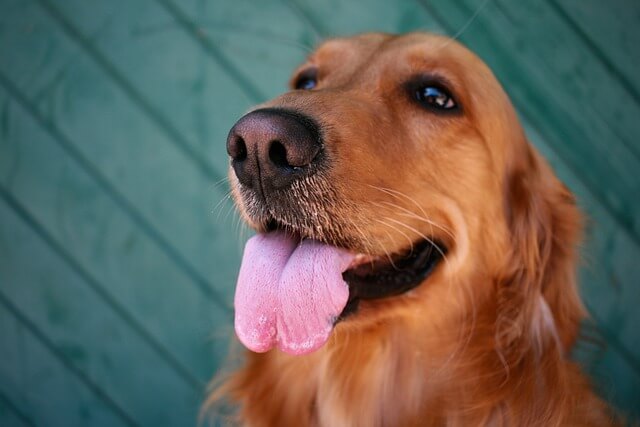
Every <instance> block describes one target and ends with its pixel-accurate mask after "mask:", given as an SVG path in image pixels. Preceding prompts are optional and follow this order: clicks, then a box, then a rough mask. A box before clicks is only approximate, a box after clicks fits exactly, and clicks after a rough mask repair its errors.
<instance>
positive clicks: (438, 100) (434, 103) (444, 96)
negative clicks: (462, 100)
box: [415, 85, 457, 110]
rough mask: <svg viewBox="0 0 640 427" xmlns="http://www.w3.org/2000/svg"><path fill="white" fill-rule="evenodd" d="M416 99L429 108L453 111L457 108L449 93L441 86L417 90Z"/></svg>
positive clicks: (423, 87)
mask: <svg viewBox="0 0 640 427" xmlns="http://www.w3.org/2000/svg"><path fill="white" fill-rule="evenodd" d="M415 97H416V100H417V101H418V102H419V103H420V104H422V105H424V106H426V107H428V108H435V109H437V110H453V109H455V108H456V107H457V104H456V102H455V101H454V100H453V97H452V96H451V95H450V94H449V92H448V91H447V90H446V89H444V88H442V87H439V86H433V85H429V86H421V87H419V88H418V89H417V90H416V92H415Z"/></svg>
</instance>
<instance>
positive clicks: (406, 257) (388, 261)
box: [338, 240, 446, 320]
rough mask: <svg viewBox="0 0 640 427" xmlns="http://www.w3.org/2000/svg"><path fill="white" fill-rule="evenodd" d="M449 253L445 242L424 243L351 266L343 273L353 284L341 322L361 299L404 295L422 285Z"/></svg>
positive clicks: (355, 307)
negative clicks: (444, 244)
mask: <svg viewBox="0 0 640 427" xmlns="http://www.w3.org/2000/svg"><path fill="white" fill-rule="evenodd" d="M445 254H446V248H445V247H444V246H443V245H442V244H441V243H439V242H437V241H432V240H421V241H419V242H417V243H415V244H414V245H413V247H412V248H409V249H408V250H406V251H404V252H403V253H400V254H395V255H390V256H385V257H379V258H376V259H373V260H367V261H365V262H363V263H357V264H356V265H354V266H353V267H350V268H349V269H348V270H347V271H345V272H344V273H342V277H343V278H344V280H345V281H346V282H347V284H348V285H349V301H348V302H347V305H346V306H345V308H344V310H343V311H342V313H341V315H340V317H339V319H338V320H342V319H344V318H345V317H347V316H348V315H350V314H352V313H354V312H355V311H356V309H357V307H358V303H359V302H360V301H361V300H371V299H379V298H387V297H392V296H396V295H401V294H403V293H405V292H407V291H409V290H411V289H413V288H415V287H416V286H418V285H420V284H421V283H422V282H423V281H424V280H425V279H426V278H427V276H429V274H430V273H431V272H432V271H433V269H434V268H435V266H436V265H437V264H438V262H439V261H440V260H441V259H442V258H443V257H444V256H445Z"/></svg>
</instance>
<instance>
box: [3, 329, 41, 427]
mask: <svg viewBox="0 0 640 427" xmlns="http://www.w3.org/2000/svg"><path fill="white" fill-rule="evenodd" d="M1 337H2V336H0V339H2V338H1ZM1 381H2V378H0V390H2V388H3V387H2V386H3V384H2V383H1ZM0 425H2V426H6V427H14V426H15V427H33V426H34V425H35V424H33V421H32V420H31V418H30V417H28V416H27V415H26V414H25V413H23V412H22V410H21V409H20V408H18V407H17V406H16V404H15V403H13V401H12V400H10V399H9V398H8V397H7V396H6V395H3V394H2V392H1V391H0Z"/></svg>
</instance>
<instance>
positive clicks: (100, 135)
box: [0, 3, 240, 295]
mask: <svg viewBox="0 0 640 427" xmlns="http://www.w3.org/2000/svg"><path fill="white" fill-rule="evenodd" d="M28 5H29V4H28V3H27V6H28ZM20 12H21V13H19V14H17V15H15V16H13V15H11V14H7V15H6V19H7V21H6V22H5V24H4V25H3V26H2V27H1V28H0V30H2V31H3V33H2V34H1V35H0V55H4V56H7V55H10V53H11V52H12V51H13V49H14V47H15V46H19V48H20V49H22V50H24V51H29V52H32V54H31V55H27V56H19V57H16V58H15V61H6V62H2V64H0V72H1V73H4V74H5V76H6V78H7V79H9V80H10V81H11V82H13V83H14V84H15V85H16V87H17V88H18V89H19V90H21V91H22V92H23V93H24V94H26V98H27V99H28V101H29V103H31V105H32V107H33V108H34V109H35V110H36V111H38V112H39V113H41V114H44V115H45V117H46V118H47V120H50V121H51V122H52V123H54V124H55V126H57V128H59V129H60V130H61V131H63V132H64V133H65V134H66V135H65V136H67V139H68V140H69V142H70V144H68V145H69V146H70V148H68V150H76V151H77V152H78V153H79V156H83V157H84V158H85V159H86V162H85V165H84V166H85V167H86V168H87V169H90V170H92V171H93V172H92V173H93V174H94V175H95V176H96V179H98V180H100V181H101V182H102V183H103V184H104V185H103V187H104V188H103V190H104V191H106V192H109V193H110V194H112V195H113V197H114V198H115V199H117V201H118V202H119V203H120V204H121V205H122V206H123V208H124V209H126V210H128V211H130V214H131V215H133V216H135V218H136V221H138V223H139V226H140V228H141V229H142V230H143V231H145V232H147V234H149V235H150V236H151V237H153V238H154V239H155V240H156V241H157V244H158V245H159V246H161V247H163V248H164V249H163V250H165V251H166V252H167V253H168V254H169V255H170V256H171V257H172V258H174V261H175V262H176V263H177V264H179V265H180V267H181V268H183V270H185V272H187V273H188V274H190V275H191V276H193V280H194V282H196V283H198V284H199V285H201V286H203V287H209V288H212V289H213V288H216V287H217V289H218V291H219V292H220V293H222V294H225V295H229V294H230V292H231V289H232V288H233V283H234V282H235V276H236V273H237V270H236V267H237V265H238V261H239V259H238V258H239V252H240V251H239V250H238V249H236V248H237V246H238V244H237V243H236V241H237V240H236V237H235V236H234V227H232V226H227V223H224V222H223V223H221V224H219V225H218V224H215V223H214V216H213V215H212V214H211V211H212V210H213V207H214V206H215V205H216V204H217V203H218V201H219V200H220V199H221V198H222V197H223V195H224V194H225V191H224V190H222V189H223V188H224V186H217V187H216V186H215V185H214V182H213V181H212V180H211V178H210V177H207V176H203V173H202V171H201V170H200V169H199V168H198V167H197V166H196V165H194V163H193V161H192V160H191V159H190V158H188V157H186V156H185V154H184V152H183V151H182V150H181V149H180V148H178V147H177V146H176V145H175V144H174V143H173V142H172V140H171V138H170V137H169V136H168V135H167V134H166V132H165V131H164V130H163V129H161V128H159V125H158V123H157V122H156V121H154V120H153V119H151V118H150V117H149V116H148V114H147V113H145V112H143V111H141V110H140V109H139V107H137V106H136V105H134V104H133V103H132V101H131V97H130V95H129V94H127V93H126V92H123V91H122V89H121V88H119V87H118V86H117V85H116V84H115V83H113V81H112V80H111V79H110V78H109V77H108V75H107V74H106V72H105V71H104V70H103V69H102V67H101V66H100V65H98V64H96V63H95V61H93V60H92V59H91V58H89V57H87V56H86V55H85V53H84V52H83V51H82V50H81V48H79V47H77V46H76V45H75V44H74V43H73V41H72V40H70V39H69V38H68V37H67V36H66V35H64V34H63V33H62V32H61V30H60V29H59V28H58V27H57V24H56V23H55V22H53V21H52V20H51V19H50V18H49V17H48V16H47V15H46V13H45V12H44V11H43V10H41V9H40V8H39V7H38V6H34V5H33V4H32V5H31V8H28V7H26V6H25V7H23V8H22V10H21V11H20ZM3 18H5V16H3ZM24 28H31V29H32V30H31V31H25V30H24ZM157 49H159V50H162V49H163V47H161V46H158V47H157ZM49 57H51V61H48V59H45V58H49ZM65 59H66V61H65ZM42 61H47V64H48V66H47V67H42V66H40V65H39V64H40V62H42ZM43 68H48V70H47V71H46V72H43V73H44V74H43V75H44V77H43V79H42V80H41V79H40V77H39V70H41V69H43ZM25 70H29V71H28V72H27V71H25ZM34 70H35V71H34ZM50 76H55V77H54V78H53V79H52V80H50V79H51V77H50ZM43 86H44V87H45V88H46V89H45V90H44V91H41V90H36V89H35V88H41V87H43ZM88 118H90V119H88ZM218 158H222V159H224V162H225V163H226V161H227V160H226V154H225V153H224V151H223V150H222V151H221V153H220V155H219V156H218ZM131 165H136V167H131ZM100 178H104V179H100ZM216 241H217V242H221V244H212V242H216ZM187 254H188V255H187ZM221 266H224V267H222V268H221Z"/></svg>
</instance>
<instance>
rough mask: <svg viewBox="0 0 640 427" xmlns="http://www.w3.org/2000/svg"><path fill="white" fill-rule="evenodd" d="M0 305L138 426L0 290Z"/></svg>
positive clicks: (129, 421)
mask: <svg viewBox="0 0 640 427" xmlns="http://www.w3.org/2000/svg"><path fill="white" fill-rule="evenodd" d="M0 305H2V306H3V307H5V308H6V309H7V311H9V313H11V315H12V316H13V317H14V318H15V319H16V320H17V321H18V322H20V323H21V324H23V325H24V326H25V328H27V330H28V331H29V332H30V333H31V334H32V335H33V336H34V337H35V338H36V339H37V340H38V341H39V342H40V343H41V344H42V345H43V346H44V347H45V348H46V349H47V350H48V351H49V352H50V353H51V354H52V355H53V356H54V357H55V358H56V359H57V360H58V361H59V362H60V363H61V364H62V365H63V366H64V367H65V368H67V370H69V371H70V372H71V373H72V374H73V375H75V376H76V378H78V379H79V380H80V381H81V382H82V383H83V384H84V385H85V386H86V387H87V388H88V389H90V390H91V391H92V392H93V393H94V394H95V395H96V396H98V397H99V398H100V399H102V400H103V401H104V402H105V404H106V405H107V406H108V407H109V408H110V409H111V410H112V411H113V412H114V413H115V414H116V415H117V416H118V417H119V418H120V419H121V420H122V421H123V422H124V423H125V424H126V425H128V426H133V427H136V426H139V424H138V423H137V422H136V421H135V420H134V419H133V418H131V415H129V414H128V413H127V412H125V410H124V409H123V408H122V407H121V406H120V405H118V403H116V402H115V401H114V400H113V399H112V398H111V396H109V395H108V394H107V393H106V392H105V391H104V390H103V389H102V388H101V387H100V386H99V385H98V384H96V383H95V382H94V381H93V380H92V379H91V378H89V377H88V376H87V375H86V374H85V373H84V372H83V371H82V370H80V369H79V368H78V367H77V366H75V365H74V364H73V363H71V362H70V361H69V360H68V359H67V358H66V357H64V355H63V354H62V353H61V352H60V350H59V349H58V348H57V347H56V345H55V344H54V342H53V341H52V340H51V339H50V338H49V337H47V336H46V335H45V334H44V332H42V331H41V330H40V329H39V328H38V326H37V325H36V324H35V323H33V322H32V321H31V319H29V318H28V317H27V316H26V315H25V314H24V313H22V311H21V310H20V309H19V308H18V307H16V306H15V305H14V304H13V303H12V302H11V301H10V300H9V299H8V298H7V297H6V296H5V295H4V293H3V292H2V291H0Z"/></svg>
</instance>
